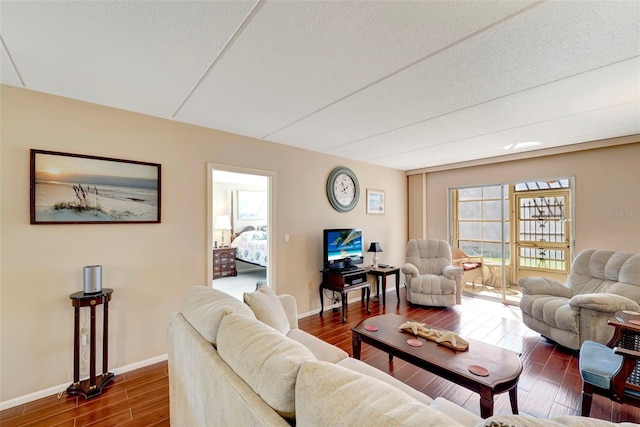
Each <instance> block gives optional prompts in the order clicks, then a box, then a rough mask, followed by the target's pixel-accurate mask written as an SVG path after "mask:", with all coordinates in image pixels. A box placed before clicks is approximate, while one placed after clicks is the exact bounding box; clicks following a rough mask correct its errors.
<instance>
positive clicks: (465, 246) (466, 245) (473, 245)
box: [458, 240, 482, 256]
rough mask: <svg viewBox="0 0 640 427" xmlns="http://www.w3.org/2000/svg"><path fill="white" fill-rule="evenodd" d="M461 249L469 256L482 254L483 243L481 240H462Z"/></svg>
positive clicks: (460, 242)
mask: <svg viewBox="0 0 640 427" xmlns="http://www.w3.org/2000/svg"><path fill="white" fill-rule="evenodd" d="M458 243H459V245H460V250H461V251H462V252H464V253H465V254H467V255H469V256H481V255H482V245H481V244H480V242H471V241H467V240H460V241H459V242H458Z"/></svg>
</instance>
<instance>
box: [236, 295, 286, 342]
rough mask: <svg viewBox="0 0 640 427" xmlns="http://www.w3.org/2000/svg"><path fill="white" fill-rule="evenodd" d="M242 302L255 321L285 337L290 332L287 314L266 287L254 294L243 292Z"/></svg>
mask: <svg viewBox="0 0 640 427" xmlns="http://www.w3.org/2000/svg"><path fill="white" fill-rule="evenodd" d="M244 302H245V303H247V305H248V306H249V307H251V310H253V314H255V316H256V319H258V320H260V321H261V322H264V323H266V324H267V325H269V326H271V327H272V328H273V329H275V330H277V331H280V332H282V333H283V334H284V335H287V334H288V333H289V331H290V330H291V326H290V324H289V319H288V318H287V313H286V312H285V311H284V307H282V304H281V303H280V300H279V299H278V296H277V295H276V294H275V292H273V291H272V290H271V288H269V287H268V286H260V288H259V289H258V290H257V291H255V292H251V293H248V292H245V293H244Z"/></svg>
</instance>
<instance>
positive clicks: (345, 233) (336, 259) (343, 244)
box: [323, 228, 364, 270]
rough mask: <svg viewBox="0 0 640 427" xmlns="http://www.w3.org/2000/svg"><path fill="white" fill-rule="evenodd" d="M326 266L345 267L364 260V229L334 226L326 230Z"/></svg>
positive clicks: (330, 267)
mask: <svg viewBox="0 0 640 427" xmlns="http://www.w3.org/2000/svg"><path fill="white" fill-rule="evenodd" d="M323 235H324V239H323V240H324V251H323V257H324V268H325V269H331V270H334V269H344V268H349V267H351V266H353V265H355V264H362V263H363V261H364V248H363V242H362V229H360V228H334V229H330V230H324V233H323Z"/></svg>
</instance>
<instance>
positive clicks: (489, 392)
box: [351, 314, 522, 418]
mask: <svg viewBox="0 0 640 427" xmlns="http://www.w3.org/2000/svg"><path fill="white" fill-rule="evenodd" d="M407 320H411V319H405V318H404V317H402V316H398V315H397V314H383V315H381V316H373V317H370V318H368V319H365V320H363V321H362V322H360V323H359V324H358V325H357V326H356V327H354V328H352V329H351V333H352V338H351V343H352V349H353V357H354V358H356V359H360V350H361V346H362V343H363V342H364V343H367V344H369V345H371V346H373V347H375V348H378V349H380V350H382V351H384V352H386V353H389V360H392V358H393V356H396V357H399V358H400V359H402V360H405V361H407V362H409V363H411V364H413V365H416V366H418V367H420V368H422V369H425V370H427V371H429V372H433V373H434V374H436V375H438V376H440V377H442V378H445V379H447V380H449V381H452V382H454V383H456V384H458V385H461V386H463V387H465V388H467V389H469V390H471V391H474V392H476V393H479V394H480V415H481V416H482V418H487V417H490V416H492V415H493V396H494V395H496V394H500V393H504V392H505V391H508V392H509V400H510V401H511V410H512V411H513V413H514V414H517V413H518V395H517V393H518V389H517V385H518V379H519V378H520V373H521V372H522V361H521V360H520V356H519V354H518V353H516V352H514V351H511V350H506V349H504V348H500V347H496V346H494V345H490V344H485V343H483V342H481V341H476V340H472V339H468V338H465V340H466V341H467V342H469V350H468V351H465V352H458V351H455V350H452V349H451V348H449V347H445V346H443V345H439V344H436V343H435V342H433V341H429V340H426V339H424V338H421V337H417V339H418V340H419V341H421V342H423V345H422V346H421V347H412V346H410V345H409V344H407V340H409V339H413V338H415V337H414V336H413V335H412V334H408V333H406V332H401V331H400V330H399V326H400V325H401V324H403V323H404V322H406V321H407ZM365 326H376V327H378V330H377V331H368V330H366V329H365ZM427 327H429V326H428V325H427ZM470 366H480V367H483V368H486V369H487V370H488V375H487V376H479V375H475V374H472V373H471V372H470V371H469V367H470Z"/></svg>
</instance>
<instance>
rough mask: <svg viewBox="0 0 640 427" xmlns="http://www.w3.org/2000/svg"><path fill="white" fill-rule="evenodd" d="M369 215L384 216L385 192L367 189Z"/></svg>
mask: <svg viewBox="0 0 640 427" xmlns="http://www.w3.org/2000/svg"><path fill="white" fill-rule="evenodd" d="M367 213H368V214H373V215H384V191H382V190H372V189H371V188H367Z"/></svg>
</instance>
